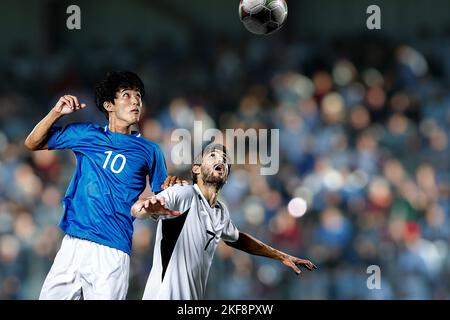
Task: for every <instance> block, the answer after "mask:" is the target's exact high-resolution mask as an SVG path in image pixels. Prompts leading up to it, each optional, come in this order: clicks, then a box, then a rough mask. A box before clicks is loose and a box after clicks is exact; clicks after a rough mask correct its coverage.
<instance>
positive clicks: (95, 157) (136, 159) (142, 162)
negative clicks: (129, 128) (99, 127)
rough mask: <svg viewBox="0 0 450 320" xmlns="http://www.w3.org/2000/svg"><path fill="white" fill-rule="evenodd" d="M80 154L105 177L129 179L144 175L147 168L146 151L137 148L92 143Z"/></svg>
mask: <svg viewBox="0 0 450 320" xmlns="http://www.w3.org/2000/svg"><path fill="white" fill-rule="evenodd" d="M80 152H82V154H83V156H84V157H86V158H88V159H89V162H90V164H92V165H94V166H95V167H96V169H97V170H101V171H103V172H104V173H105V174H107V175H119V176H124V177H131V176H133V175H141V174H143V173H145V172H146V171H147V168H148V165H147V163H148V159H147V157H148V154H147V151H146V150H145V149H143V148H141V147H139V146H137V147H136V146H135V147H133V146H126V145H125V146H117V145H111V144H109V145H108V144H96V143H92V144H91V145H89V146H88V147H87V148H84V150H83V149H81V150H80Z"/></svg>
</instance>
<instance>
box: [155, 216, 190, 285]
mask: <svg viewBox="0 0 450 320" xmlns="http://www.w3.org/2000/svg"><path fill="white" fill-rule="evenodd" d="M188 213H189V209H187V210H186V212H184V213H183V214H182V215H181V216H179V217H177V218H173V219H165V220H162V226H161V227H162V239H161V263H162V268H163V270H162V275H161V281H163V280H164V275H165V274H166V270H167V266H168V265H169V261H170V258H171V257H172V253H173V249H174V248H175V244H176V243H177V240H178V237H179V236H180V233H181V230H182V229H183V226H184V222H185V221H186V217H187V215H188Z"/></svg>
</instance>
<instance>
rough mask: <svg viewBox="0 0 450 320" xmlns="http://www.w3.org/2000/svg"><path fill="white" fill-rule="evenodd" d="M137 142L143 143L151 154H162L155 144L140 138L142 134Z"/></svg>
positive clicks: (142, 137)
mask: <svg viewBox="0 0 450 320" xmlns="http://www.w3.org/2000/svg"><path fill="white" fill-rule="evenodd" d="M137 140H138V141H140V142H141V143H143V144H144V145H145V146H146V147H147V149H148V150H149V151H150V152H152V153H155V152H162V151H161V147H160V146H159V145H158V144H157V143H156V142H153V141H151V140H148V139H147V138H145V137H144V136H142V134H140V135H139V137H137Z"/></svg>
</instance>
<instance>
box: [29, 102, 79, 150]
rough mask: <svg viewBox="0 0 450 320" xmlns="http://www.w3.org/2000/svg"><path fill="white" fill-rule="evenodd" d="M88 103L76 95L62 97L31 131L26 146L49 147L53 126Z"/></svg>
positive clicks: (35, 147)
mask: <svg viewBox="0 0 450 320" xmlns="http://www.w3.org/2000/svg"><path fill="white" fill-rule="evenodd" d="M84 107H86V105H85V104H84V103H83V104H80V102H79V101H78V98H77V97H75V96H69V95H66V96H63V97H61V98H60V99H59V100H58V102H57V103H56V105H55V106H54V107H53V109H52V110H50V112H49V113H48V114H47V115H46V116H45V117H44V119H42V120H41V121H40V122H39V123H38V124H37V125H36V126H35V127H34V129H33V131H31V133H30V134H29V135H28V137H27V138H26V140H25V147H27V149H29V150H31V151H35V150H43V149H48V145H47V141H48V138H49V133H50V129H51V127H52V126H53V125H54V124H55V123H56V121H58V120H59V119H60V118H61V117H62V116H64V115H66V114H69V113H72V112H75V111H77V110H79V109H83V108H84Z"/></svg>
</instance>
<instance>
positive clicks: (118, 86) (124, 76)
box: [95, 71, 145, 119]
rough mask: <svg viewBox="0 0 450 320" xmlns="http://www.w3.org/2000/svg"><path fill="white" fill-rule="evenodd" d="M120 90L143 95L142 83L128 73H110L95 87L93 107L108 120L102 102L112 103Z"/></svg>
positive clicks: (134, 75) (135, 75)
mask: <svg viewBox="0 0 450 320" xmlns="http://www.w3.org/2000/svg"><path fill="white" fill-rule="evenodd" d="M122 89H133V90H137V91H139V92H140V94H141V97H142V98H143V97H144V95H145V88H144V83H143V82H142V80H141V78H139V76H138V75H137V74H135V73H133V72H130V71H111V72H108V73H107V74H106V76H105V78H104V79H103V80H101V81H99V82H98V83H97V84H96V86H95V105H96V106H97V108H98V109H99V110H100V111H101V112H103V114H104V115H105V116H106V119H109V116H108V111H107V110H106V109H105V108H104V107H103V103H104V102H111V103H114V98H115V97H116V93H117V91H119V90H122Z"/></svg>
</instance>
